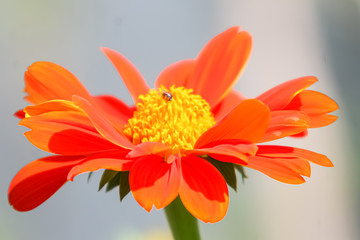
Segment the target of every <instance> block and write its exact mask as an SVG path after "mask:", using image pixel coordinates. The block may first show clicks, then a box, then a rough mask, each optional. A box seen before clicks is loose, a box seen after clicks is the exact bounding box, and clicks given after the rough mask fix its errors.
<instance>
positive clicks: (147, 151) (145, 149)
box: [128, 142, 172, 158]
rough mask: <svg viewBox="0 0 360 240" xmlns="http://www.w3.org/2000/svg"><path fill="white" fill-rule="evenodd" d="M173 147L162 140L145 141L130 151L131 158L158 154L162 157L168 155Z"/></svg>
mask: <svg viewBox="0 0 360 240" xmlns="http://www.w3.org/2000/svg"><path fill="white" fill-rule="evenodd" d="M171 151H172V149H171V148H169V147H168V146H166V145H165V144H163V143H161V142H143V143H140V144H138V145H136V146H135V147H134V149H133V150H132V151H130V152H129V154H128V157H129V158H135V157H141V156H146V155H158V156H161V157H166V158H167V157H168V156H169V154H170V153H171Z"/></svg>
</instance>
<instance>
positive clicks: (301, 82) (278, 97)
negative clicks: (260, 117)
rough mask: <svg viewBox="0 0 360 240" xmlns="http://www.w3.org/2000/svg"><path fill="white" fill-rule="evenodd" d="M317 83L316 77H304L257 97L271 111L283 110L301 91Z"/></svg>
mask: <svg viewBox="0 0 360 240" xmlns="http://www.w3.org/2000/svg"><path fill="white" fill-rule="evenodd" d="M315 82H317V79H316V77H313V76H306V77H301V78H297V79H293V80H290V81H287V82H284V83H282V84H280V85H278V86H276V87H274V88H272V89H270V90H268V91H266V92H264V93H263V94H261V95H260V96H258V97H257V98H256V99H259V100H260V101H262V102H263V103H265V104H266V105H268V106H269V108H270V110H271V111H275V110H281V109H283V108H285V107H286V106H287V105H288V104H289V103H290V102H291V100H292V99H293V98H294V97H295V96H296V95H297V94H298V93H300V92H301V91H303V90H304V89H306V88H308V87H309V86H311V85H312V84H314V83H315Z"/></svg>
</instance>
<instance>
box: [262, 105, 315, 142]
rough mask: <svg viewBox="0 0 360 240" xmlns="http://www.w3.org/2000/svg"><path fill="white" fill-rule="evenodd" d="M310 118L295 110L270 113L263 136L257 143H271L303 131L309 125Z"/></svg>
mask: <svg viewBox="0 0 360 240" xmlns="http://www.w3.org/2000/svg"><path fill="white" fill-rule="evenodd" d="M309 124H310V118H309V117H308V116H307V115H306V114H304V113H302V112H300V111H296V110H280V111H272V112H271V119H270V124H269V127H268V129H267V130H266V133H265V135H264V136H263V138H262V139H261V140H260V141H259V142H268V141H273V140H276V139H279V138H283V137H287V136H291V135H295V134H298V133H301V132H303V131H305V130H306V129H307V128H308V127H309V126H310V125H309Z"/></svg>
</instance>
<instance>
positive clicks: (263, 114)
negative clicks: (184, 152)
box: [194, 99, 270, 148]
mask: <svg viewBox="0 0 360 240" xmlns="http://www.w3.org/2000/svg"><path fill="white" fill-rule="evenodd" d="M269 121H270V111H269V108H268V107H267V106H266V105H264V104H263V103H261V102H260V101H258V100H256V99H248V100H245V101H243V102H241V103H240V104H239V105H238V106H237V107H235V109H233V110H232V111H231V112H230V113H229V114H228V115H227V116H226V117H225V118H223V119H222V120H221V121H220V122H218V123H217V124H216V125H215V126H214V127H212V128H210V129H209V130H208V131H206V132H205V133H204V134H203V135H202V136H201V137H200V138H199V139H198V140H197V142H196V144H195V147H194V148H201V147H202V146H204V145H206V144H208V143H211V142H215V141H219V140H222V139H240V140H243V141H245V142H257V141H258V140H260V139H261V138H262V137H263V136H264V134H265V131H266V129H267V127H268V124H269Z"/></svg>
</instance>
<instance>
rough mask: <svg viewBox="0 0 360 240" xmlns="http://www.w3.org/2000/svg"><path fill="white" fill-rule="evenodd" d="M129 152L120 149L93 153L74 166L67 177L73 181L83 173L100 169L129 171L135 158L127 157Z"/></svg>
mask: <svg viewBox="0 0 360 240" xmlns="http://www.w3.org/2000/svg"><path fill="white" fill-rule="evenodd" d="M128 152H129V151H128V150H119V151H111V152H104V153H99V154H94V155H91V156H89V157H87V158H86V159H84V161H82V162H81V163H79V164H78V165H76V166H74V167H73V168H72V169H71V171H70V172H69V174H68V175H67V179H68V180H70V181H72V180H73V179H74V177H75V176H77V175H79V174H81V173H85V172H94V171H97V170H99V169H109V170H114V171H129V170H130V168H131V166H132V164H133V163H134V160H131V159H127V158H126V155H127V154H128Z"/></svg>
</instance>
